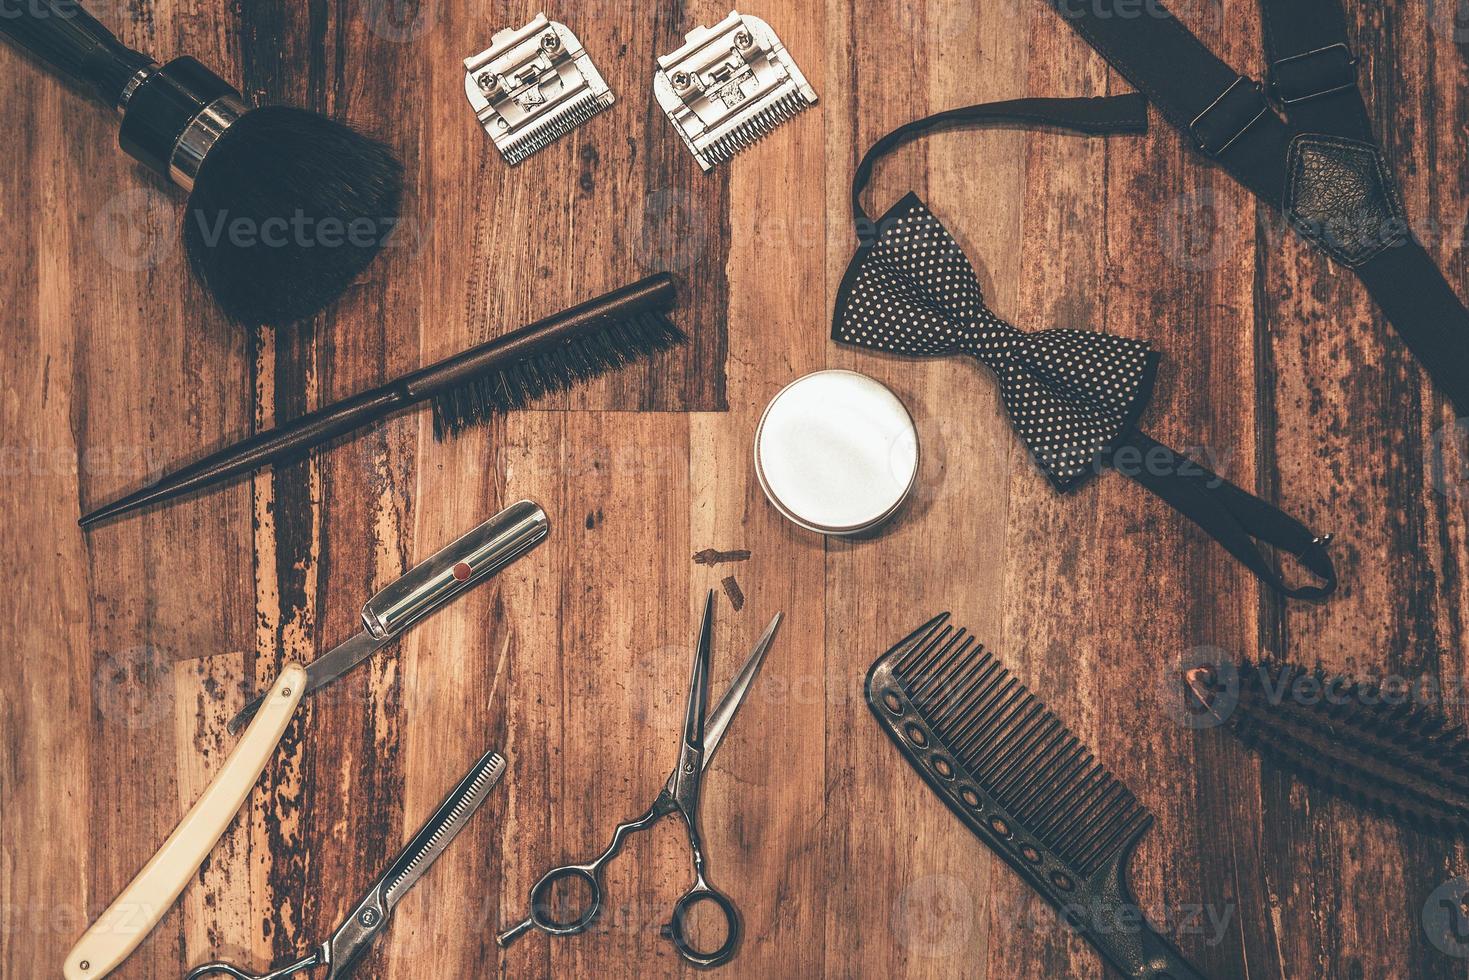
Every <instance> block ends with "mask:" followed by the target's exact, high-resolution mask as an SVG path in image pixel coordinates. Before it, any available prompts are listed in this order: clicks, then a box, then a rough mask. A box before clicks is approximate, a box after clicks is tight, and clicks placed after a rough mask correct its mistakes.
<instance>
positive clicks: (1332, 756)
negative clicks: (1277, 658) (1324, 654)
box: [1188, 662, 1469, 836]
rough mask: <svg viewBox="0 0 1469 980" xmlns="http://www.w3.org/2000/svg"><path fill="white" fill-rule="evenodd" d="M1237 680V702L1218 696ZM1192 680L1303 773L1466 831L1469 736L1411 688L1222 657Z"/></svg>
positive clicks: (1400, 815) (1275, 756) (1416, 820)
mask: <svg viewBox="0 0 1469 980" xmlns="http://www.w3.org/2000/svg"><path fill="white" fill-rule="evenodd" d="M1231 675H1233V676H1236V677H1237V678H1238V689H1237V692H1238V701H1237V703H1233V704H1231V705H1230V710H1229V711H1228V713H1227V714H1226V713H1225V711H1224V705H1225V704H1226V702H1221V701H1219V700H1218V696H1219V693H1220V691H1221V690H1224V689H1225V686H1224V684H1223V682H1222V681H1220V678H1222V677H1228V676H1231ZM1188 679H1189V685H1190V687H1191V688H1193V690H1194V692H1195V694H1196V695H1198V696H1199V697H1200V698H1201V700H1204V701H1205V703H1206V704H1209V705H1211V709H1212V710H1214V711H1215V713H1216V716H1218V717H1222V719H1223V721H1224V722H1225V724H1226V725H1227V726H1228V727H1229V728H1230V729H1231V730H1232V731H1233V732H1234V733H1235V735H1236V736H1238V737H1239V739H1240V740H1241V741H1242V742H1244V743H1245V744H1246V745H1248V746H1250V747H1251V748H1254V749H1256V750H1258V751H1259V752H1260V753H1261V754H1262V755H1264V756H1266V757H1268V758H1269V759H1271V760H1272V761H1273V762H1275V763H1276V764H1277V765H1279V766H1281V767H1282V768H1284V769H1287V770H1288V771H1290V772H1293V773H1295V774H1296V775H1297V776H1298V777H1300V778H1302V779H1303V780H1304V781H1306V782H1308V783H1311V784H1313V785H1315V786H1318V787H1320V788H1322V789H1325V790H1327V791H1328V792H1332V793H1335V794H1336V795H1339V796H1342V797H1344V798H1346V799H1349V800H1352V801H1353V802H1355V803H1357V804H1359V805H1361V806H1363V807H1365V808H1367V809H1369V810H1371V811H1373V812H1376V813H1379V814H1382V815H1384V816H1387V817H1391V818H1393V819H1397V820H1400V821H1402V822H1404V823H1406V824H1409V825H1410V826H1413V827H1416V828H1418V829H1420V830H1424V831H1428V832H1431V833H1437V834H1445V835H1458V836H1469V738H1466V736H1465V732H1464V729H1463V728H1462V727H1460V726H1456V725H1453V724H1451V723H1450V722H1449V720H1448V719H1447V718H1446V717H1444V716H1443V715H1442V714H1440V713H1439V712H1437V711H1434V710H1431V709H1429V708H1426V707H1424V706H1423V705H1421V704H1417V703H1414V701H1413V693H1412V692H1411V691H1410V692H1404V693H1402V695H1401V696H1391V695H1388V694H1386V693H1385V692H1383V691H1382V689H1381V688H1379V687H1378V686H1377V685H1375V684H1370V683H1366V682H1360V681H1357V680H1355V679H1353V678H1351V677H1348V676H1345V675H1328V674H1327V673H1326V672H1325V671H1322V670H1306V669H1304V668H1302V667H1298V666H1294V665H1291V664H1253V663H1249V662H1246V663H1243V664H1241V665H1239V666H1237V667H1236V666H1235V665H1234V664H1220V665H1216V666H1213V667H1204V668H1195V669H1194V670H1191V671H1189V672H1188Z"/></svg>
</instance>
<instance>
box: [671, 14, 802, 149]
mask: <svg viewBox="0 0 1469 980" xmlns="http://www.w3.org/2000/svg"><path fill="white" fill-rule="evenodd" d="M653 94H654V96H655V97H656V98H657V99H658V105H659V107H661V108H662V109H663V111H664V112H665V113H666V114H667V115H668V118H669V119H670V120H671V121H672V122H673V125H674V128H675V129H676V130H677V131H678V135H679V137H680V138H681V139H682V140H683V141H684V145H685V146H687V147H688V148H689V152H690V153H692V154H693V155H694V158H695V159H696V160H698V161H699V166H700V167H702V168H703V169H704V170H705V171H708V170H712V169H713V168H714V166H715V165H716V164H719V163H723V162H724V161H726V160H728V159H729V158H730V157H732V156H734V155H735V154H736V153H738V152H740V151H741V150H743V149H745V148H746V147H747V146H749V145H750V144H751V143H754V142H755V141H756V140H758V139H760V138H761V137H762V136H764V135H765V134H766V133H768V132H770V131H771V130H772V129H774V128H775V127H777V126H779V125H780V124H781V123H783V122H785V121H786V120H787V119H789V118H791V117H792V116H794V115H795V114H796V113H798V112H800V111H801V110H803V109H805V108H806V107H807V106H809V105H812V104H814V103H815V102H816V91H815V90H814V89H813V88H812V87H811V85H810V83H808V82H807V81H806V76H804V75H802V74H801V69H800V68H798V67H796V63H795V61H794V60H793V59H792V58H791V56H790V53H789V52H787V51H786V49H785V46H784V45H783V44H781V43H780V38H778V37H776V36H775V31H773V30H771V29H770V25H769V24H767V23H765V21H763V20H761V19H760V18H758V17H750V16H746V15H744V14H740V13H739V12H737V11H733V10H732V11H730V13H729V16H728V17H726V18H725V19H724V20H722V21H720V22H719V23H718V24H716V25H715V26H714V27H712V28H711V27H699V28H696V29H695V30H693V31H691V32H690V33H689V34H688V36H687V37H686V38H685V39H684V45H683V47H681V48H679V49H678V50H677V51H675V52H673V53H672V54H669V55H665V56H664V57H661V58H659V59H658V72H657V74H656V75H654V76H653Z"/></svg>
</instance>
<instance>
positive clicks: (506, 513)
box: [362, 500, 550, 637]
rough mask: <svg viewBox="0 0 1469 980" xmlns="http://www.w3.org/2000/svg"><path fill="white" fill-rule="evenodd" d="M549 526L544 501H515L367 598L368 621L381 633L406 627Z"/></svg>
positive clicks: (364, 616) (482, 576)
mask: <svg viewBox="0 0 1469 980" xmlns="http://www.w3.org/2000/svg"><path fill="white" fill-rule="evenodd" d="M549 532H550V524H549V522H548V521H547V519H546V512H545V511H544V510H542V509H541V508H540V506H539V505H537V504H536V503H534V502H533V501H529V500H522V501H519V502H518V503H514V504H511V505H510V506H509V507H506V508H505V509H504V510H502V511H501V512H500V513H498V514H496V515H495V516H494V517H492V518H490V519H489V520H488V521H485V522H484V523H483V524H481V525H480V526H479V527H477V528H475V529H474V530H473V531H470V532H469V533H468V534H465V535H463V536H462V537H460V538H458V539H457V540H455V541H454V542H453V543H452V544H450V545H448V546H447V547H445V548H442V549H440V550H439V551H437V552H435V553H434V554H433V555H431V556H430V557H428V558H426V559H425V560H424V561H422V562H420V563H419V564H417V565H415V566H414V567H413V568H412V569H411V570H410V571H409V572H408V573H407V574H405V575H404V576H403V577H402V578H399V579H398V580H396V581H395V582H393V583H392V584H391V585H389V586H388V587H387V588H385V589H383V590H382V591H381V592H379V593H378V594H377V595H375V596H373V597H372V598H371V599H369V600H367V604H366V605H365V606H363V607H362V624H363V626H364V627H365V628H366V629H367V632H369V633H371V634H372V635H373V636H376V637H386V636H393V635H396V634H398V633H401V632H403V630H405V629H407V628H408V627H409V626H412V625H413V624H414V623H416V622H417V621H418V620H420V619H422V618H423V617H424V616H427V615H428V614H429V613H431V612H433V611H434V610H436V609H438V608H439V607H441V606H443V605H445V604H446V603H448V602H450V601H452V600H453V599H455V598H457V597H458V596H459V595H460V594H461V593H463V592H465V591H466V590H468V589H470V588H473V587H474V586H476V585H478V584H479V583H480V582H482V581H484V580H485V579H487V578H489V577H490V576H491V575H493V574H495V573H496V572H498V571H499V570H500V569H502V568H504V567H505V566H506V565H508V564H510V563H511V562H512V561H514V560H515V559H517V558H519V557H520V556H521V555H523V554H525V553H526V552H527V551H529V550H530V549H531V548H533V547H535V546H536V545H537V544H539V543H540V542H541V541H542V540H544V539H545V537H546V535H547V534H548V533H549Z"/></svg>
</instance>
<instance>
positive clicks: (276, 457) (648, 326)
mask: <svg viewBox="0 0 1469 980" xmlns="http://www.w3.org/2000/svg"><path fill="white" fill-rule="evenodd" d="M676 297H677V289H676V287H675V286H674V282H673V277H672V276H670V275H669V274H668V273H666V272H662V273H659V274H657V275H654V276H649V277H648V278H646V279H643V280H641V281H640V282H636V283H633V284H632V285H631V286H624V287H622V288H621V289H617V290H614V291H612V292H610V293H607V294H606V295H604V296H599V297H597V298H596V299H594V300H591V301H589V302H586V303H583V304H581V305H580V306H577V307H575V308H573V309H570V310H566V311H565V312H562V313H557V314H555V315H554V316H549V317H546V318H545V319H544V320H539V321H537V322H535V323H532V324H531V325H529V326H527V327H521V328H520V329H519V330H516V331H514V332H513V333H508V334H506V335H505V336H503V337H499V338H496V339H495V340H491V341H489V342H487V343H483V344H480V345H479V346H478V347H472V348H470V349H469V350H467V351H465V352H463V353H462V354H457V355H455V356H454V357H451V358H449V359H448V360H446V361H440V362H439V363H437V364H434V365H431V366H429V367H426V368H420V369H419V370H417V371H414V372H413V373H412V374H408V375H404V376H403V377H401V378H398V379H397V380H395V381H390V382H388V383H387V384H385V385H382V386H381V387H378V388H373V389H371V390H369V391H364V392H362V393H361V394H358V395H354V396H352V397H351V398H348V399H345V400H344V401H340V402H337V403H336V404H334V405H328V406H327V407H326V408H322V409H318V410H317V411H315V412H311V413H309V414H307V415H303V416H301V417H300V418H298V419H294V420H292V421H290V422H287V423H285V424H284V425H281V426H278V427H276V428H274V429H271V430H269V431H267V432H260V433H256V434H255V435H253V436H251V437H249V438H248V439H245V440H244V441H242V442H238V443H236V444H234V445H233V446H227V447H226V448H224V449H221V450H220V451H219V452H216V453H214V454H213V455H210V456H207V457H205V458H204V459H201V460H199V461H198V462H196V463H193V464H192V465H189V466H186V467H184V468H182V469H179V470H175V471H174V472H172V473H169V474H168V475H166V476H164V477H163V478H161V479H160V480H158V481H157V482H156V483H154V484H152V485H151V486H148V487H144V488H143V489H142V490H139V491H137V492H135V493H131V494H129V495H127V496H126V497H123V498H122V499H120V500H116V501H113V502H112V503H110V504H107V505H106V506H105V507H101V508H99V509H97V510H94V511H92V512H91V513H90V514H87V515H86V516H84V517H83V518H82V519H81V521H80V523H81V525H82V526H83V527H89V526H90V525H92V524H95V523H97V522H98V521H103V520H106V519H108V518H110V517H116V516H118V515H119V514H124V513H127V512H128V511H131V510H136V509H138V508H139V507H143V506H145V505H147V504H155V503H161V502H163V501H166V500H173V499H175V498H177V497H180V496H183V495H184V494H186V493H191V492H193V491H195V490H199V489H201V488H203V487H207V486H212V485H214V484H216V483H220V482H222V481H224V480H228V479H229V478H231V477H234V476H238V475H239V474H242V473H247V472H249V471H250V470H253V469H256V468H258V467H261V466H265V465H267V464H274V463H280V462H283V461H286V460H290V459H295V458H298V457H300V456H302V455H303V454H305V453H306V451H307V450H309V449H311V447H313V446H318V445H321V444H322V443H324V442H327V441H329V440H331V439H333V438H335V437H337V436H339V435H341V434H342V433H344V432H349V431H351V430H352V429H355V428H357V427H358V426H361V425H366V424H367V423H368V422H372V421H375V420H377V419H380V418H382V417H383V416H385V415H388V414H389V413H391V412H395V411H398V410H399V409H402V408H406V407H408V406H409V405H415V404H417V403H419V402H423V401H428V400H430V399H432V400H433V403H434V435H435V436H436V437H440V438H441V437H442V436H444V435H445V434H447V433H452V432H458V431H459V430H460V429H462V428H464V427H465V426H466V425H470V424H473V423H476V422H482V421H484V420H485V419H487V418H489V417H490V416H491V415H493V414H495V413H497V412H503V411H505V410H506V409H510V408H518V407H519V406H521V405H524V404H526V403H527V402H529V401H530V400H531V399H533V398H537V397H539V396H541V395H544V394H546V393H547V392H550V391H559V390H561V389H563V388H567V387H569V386H570V385H572V384H574V383H575V382H577V381H580V380H583V379H586V378H590V377H592V376H593V375H595V374H600V373H602V372H603V371H607V370H610V369H612V368H615V367H618V366H620V365H622V364H626V363H628V362H629V361H631V360H633V359H635V358H639V357H644V356H647V355H649V354H651V353H653V352H655V351H660V350H663V349H664V348H667V347H671V346H673V345H674V344H677V343H681V342H682V341H683V340H684V339H685V337H684V334H683V331H681V330H679V329H678V327H676V326H674V325H673V323H672V322H671V321H670V320H669V319H668V316H667V311H668V310H669V309H671V308H672V306H673V302H674V300H675V299H676Z"/></svg>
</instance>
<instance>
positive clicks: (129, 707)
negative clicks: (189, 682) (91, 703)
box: [92, 646, 173, 729]
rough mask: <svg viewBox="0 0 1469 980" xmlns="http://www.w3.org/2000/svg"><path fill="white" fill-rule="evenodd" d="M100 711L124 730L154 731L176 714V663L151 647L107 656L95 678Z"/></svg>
mask: <svg viewBox="0 0 1469 980" xmlns="http://www.w3.org/2000/svg"><path fill="white" fill-rule="evenodd" d="M92 695H93V697H94V698H95V699H96V704H97V711H98V712H99V713H100V714H101V715H102V717H103V718H105V719H106V720H107V721H109V722H111V723H112V724H114V725H117V726H119V727H121V728H131V729H139V728H152V727H153V726H155V725H158V724H161V723H163V722H164V721H165V720H166V719H167V718H169V717H170V716H171V715H172V714H173V664H172V663H171V662H170V661H169V660H168V658H167V657H165V656H163V654H161V653H159V651H157V650H155V649H153V648H152V647H150V646H136V647H127V648H125V649H122V650H119V651H118V652H117V653H104V654H103V655H102V658H101V660H99V661H98V663H97V669H96V671H95V672H94V673H93V675H92Z"/></svg>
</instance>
